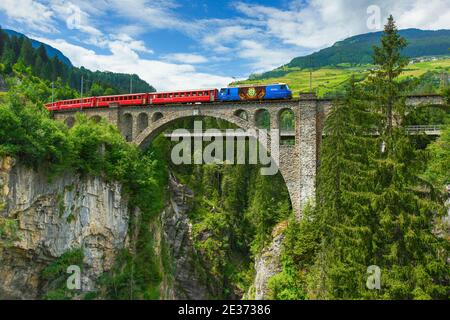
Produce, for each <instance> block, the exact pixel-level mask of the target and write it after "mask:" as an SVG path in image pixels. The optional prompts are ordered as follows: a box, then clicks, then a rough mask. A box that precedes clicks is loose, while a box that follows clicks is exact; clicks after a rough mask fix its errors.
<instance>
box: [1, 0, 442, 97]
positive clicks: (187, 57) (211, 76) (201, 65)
mask: <svg viewBox="0 0 450 320" xmlns="http://www.w3.org/2000/svg"><path fill="white" fill-rule="evenodd" d="M373 5H375V6H376V7H375V11H374V7H373ZM371 6H372V7H371ZM377 10H378V11H377ZM378 13H379V15H378ZM390 13H392V14H393V15H394V17H395V18H396V20H397V22H398V24H399V26H400V28H410V27H415V28H421V29H433V30H435V29H449V28H450V3H449V1H448V0H396V1H391V0H359V1H358V0H334V1H330V0H290V1H288V0H281V1H268V0H258V1H256V0H254V1H250V0H247V1H246V0H242V1H241V0H236V1H234V0H232V1H226V0H191V1H188V0H183V1H182V0H133V1H132V0H97V1H87V0H1V2H0V24H1V25H2V27H3V28H11V29H14V30H16V31H19V32H23V33H25V34H26V35H28V36H30V37H33V38H35V39H38V40H41V41H43V42H46V43H48V44H50V45H52V46H54V47H56V48H58V49H59V50H61V51H62V52H63V53H64V54H65V55H66V56H67V57H69V58H70V59H71V61H72V62H73V63H74V64H75V65H76V66H82V65H83V66H85V67H86V68H89V69H91V70H110V71H114V72H126V73H136V74H138V75H139V76H140V77H141V78H143V79H144V80H146V81H147V82H149V83H150V84H152V85H153V86H155V87H156V88H157V89H158V90H168V89H184V88H200V87H220V86H225V85H227V84H228V83H229V82H231V81H233V79H242V78H246V77H248V75H249V74H251V73H258V72H262V71H267V70H271V69H273V68H275V67H277V66H280V65H282V64H285V63H288V62H289V61H290V60H291V59H292V58H294V57H296V56H301V55H306V54H308V53H311V52H314V51H317V50H319V49H321V48H324V47H327V46H330V45H332V44H333V43H334V42H336V41H339V40H342V39H344V38H347V37H349V36H352V35H356V34H360V33H366V32H371V31H377V30H379V28H380V27H381V24H380V23H376V22H377V21H378V20H379V21H380V22H384V20H385V18H386V16H387V15H389V14H390ZM378 16H379V17H380V19H377V18H378ZM374 19H375V20H374ZM368 22H369V24H368ZM374 22H375V23H374Z"/></svg>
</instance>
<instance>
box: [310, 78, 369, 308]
mask: <svg viewBox="0 0 450 320" xmlns="http://www.w3.org/2000/svg"><path fill="white" fill-rule="evenodd" d="M376 119H377V117H376V115H374V114H372V113H370V112H368V108H367V104H366V102H365V100H364V94H363V92H362V90H361V88H360V87H359V86H358V85H357V84H356V83H355V80H354V79H353V78H352V79H351V81H350V83H349V84H348V86H347V88H346V93H345V96H344V97H343V99H342V100H340V101H337V102H336V103H335V106H334V107H333V108H332V110H331V112H330V114H329V116H328V119H327V122H326V126H325V130H324V132H325V139H324V142H323V146H322V150H321V166H320V170H319V174H318V189H317V204H316V213H315V214H314V219H316V221H314V222H313V223H314V224H316V225H318V226H319V230H320V235H321V236H320V244H319V246H320V250H319V251H320V252H319V254H318V255H317V257H316V261H315V265H314V266H313V268H312V270H311V271H312V272H311V280H310V284H309V287H310V296H311V297H316V298H317V297H319V298H346V299H348V298H358V297H361V295H362V292H363V290H364V284H365V273H366V268H367V266H368V264H367V263H368V261H369V257H370V256H371V255H372V252H373V250H374V248H373V247H372V241H371V237H372V234H373V229H375V228H376V225H377V222H376V221H374V219H373V217H372V215H371V209H370V196H369V191H370V189H371V183H370V180H371V170H372V168H371V164H370V159H371V158H372V157H373V155H374V153H375V152H376V141H375V140H374V138H373V136H372V133H373V131H374V130H373V128H374V125H375V123H376ZM305 245H306V244H305Z"/></svg>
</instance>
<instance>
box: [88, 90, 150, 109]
mask: <svg viewBox="0 0 450 320" xmlns="http://www.w3.org/2000/svg"><path fill="white" fill-rule="evenodd" d="M147 101H148V93H136V94H129V95H116V96H103V97H97V104H96V107H109V106H110V105H112V104H113V105H120V106H136V105H145V104H146V103H147Z"/></svg>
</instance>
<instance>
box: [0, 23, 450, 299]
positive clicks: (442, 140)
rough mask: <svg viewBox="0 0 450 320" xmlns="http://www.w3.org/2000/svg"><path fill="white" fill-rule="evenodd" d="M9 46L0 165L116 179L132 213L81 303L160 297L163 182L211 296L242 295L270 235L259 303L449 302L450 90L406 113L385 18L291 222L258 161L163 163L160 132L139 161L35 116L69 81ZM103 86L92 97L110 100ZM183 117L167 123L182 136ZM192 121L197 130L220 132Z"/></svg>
mask: <svg viewBox="0 0 450 320" xmlns="http://www.w3.org/2000/svg"><path fill="white" fill-rule="evenodd" d="M15 41H16V40H15ZM23 41H25V40H23ZM8 43H9V42H8V41H7V42H6V44H7V46H10V44H8ZM7 46H4V47H3V49H2V50H3V55H2V57H3V58H2V66H1V71H2V74H3V76H4V77H5V78H6V79H7V83H8V88H9V91H8V93H7V94H6V95H3V96H1V97H0V99H1V100H0V157H2V156H11V157H14V158H16V159H19V160H20V161H21V162H23V163H24V164H26V165H28V166H30V167H34V168H37V167H41V168H42V167H44V168H47V172H48V175H49V178H50V179H51V177H52V176H53V177H54V176H56V175H58V174H61V173H62V172H67V171H70V172H73V173H75V174H80V175H82V176H83V175H84V176H88V175H89V176H101V177H103V178H104V179H106V180H110V181H118V182H121V183H122V184H123V186H124V188H125V193H126V194H127V196H128V197H129V199H130V206H131V208H139V209H140V211H141V214H140V215H136V216H132V218H131V220H130V224H129V229H130V230H129V233H130V234H131V235H134V239H135V242H134V250H130V249H123V250H122V251H121V252H120V253H119V254H118V258H117V261H116V264H115V265H114V267H113V268H112V270H111V271H110V272H108V273H105V274H104V275H103V276H102V277H101V280H100V289H99V290H98V291H97V292H92V293H89V294H86V295H85V296H84V297H83V298H84V299H96V298H98V299H160V298H161V292H160V286H161V283H162V281H165V280H164V279H167V278H170V275H171V272H173V265H172V258H171V257H170V254H168V253H167V248H165V249H164V248H163V249H162V251H161V252H162V253H161V254H158V253H157V252H156V250H155V245H154V240H153V236H152V230H153V229H152V228H151V227H150V226H152V225H154V224H158V216H159V215H160V213H161V211H162V210H163V208H164V206H165V205H166V201H167V197H168V194H167V185H168V179H169V175H170V174H173V175H174V176H176V177H177V178H178V179H179V180H180V181H181V182H182V183H184V184H186V185H188V186H189V187H190V188H191V189H192V190H193V191H194V194H195V197H194V198H193V199H192V209H191V210H190V211H189V213H188V214H189V218H190V221H191V222H192V230H193V241H194V246H195V249H196V252H197V256H195V257H192V259H193V260H194V261H196V262H197V263H196V265H197V267H198V269H199V273H201V274H202V275H203V276H202V278H201V281H202V282H203V283H204V284H205V285H206V286H207V287H208V291H209V293H210V297H209V298H211V299H241V298H242V297H246V298H250V299H252V298H254V296H253V295H254V292H253V290H252V288H251V287H252V283H253V281H254V277H255V269H254V263H255V258H256V257H257V256H258V254H259V253H260V252H261V250H262V249H263V248H264V247H266V246H267V245H268V244H270V243H271V241H272V239H273V237H274V235H275V234H274V233H275V232H277V233H279V232H283V233H284V235H285V239H284V242H283V248H282V256H281V261H282V271H281V272H280V273H278V274H276V275H275V276H273V277H272V278H271V279H270V281H269V296H268V297H267V298H269V299H281V300H291V299H292V300H303V299H448V298H449V292H450V268H449V266H448V252H449V249H450V247H449V245H450V233H449V231H450V229H449V225H448V221H446V220H445V217H446V216H447V215H448V212H447V209H448V208H446V206H445V202H446V201H447V200H448V193H447V190H446V185H448V184H450V116H449V108H450V90H449V88H448V87H447V88H443V90H442V92H441V94H443V95H444V96H445V97H446V102H447V105H446V106H444V107H442V108H436V107H432V106H424V107H421V108H418V109H410V108H409V107H408V106H407V105H406V104H405V94H406V93H407V92H408V90H410V86H411V85H414V83H406V82H402V81H398V78H399V76H400V75H401V73H402V72H403V70H404V69H405V67H406V65H407V63H408V61H407V59H406V58H404V57H403V56H402V50H403V49H404V48H405V46H406V42H405V39H404V38H403V37H402V36H401V35H399V33H398V30H397V28H396V26H395V22H394V20H393V18H392V17H390V18H389V21H388V23H387V25H386V26H385V30H384V33H383V35H382V37H381V40H380V43H378V45H377V47H376V48H375V49H374V54H373V64H374V65H376V66H377V68H376V69H374V70H372V71H371V75H370V77H369V78H368V79H369V80H368V81H361V79H357V78H356V77H351V78H350V80H349V81H346V83H345V86H344V90H343V91H342V94H341V95H340V97H339V98H338V99H336V100H335V101H334V105H333V108H332V111H331V113H330V115H329V117H328V119H327V120H326V123H325V129H324V130H325V137H324V139H323V144H322V147H321V150H320V159H321V160H320V167H319V172H318V178H317V194H316V200H315V201H312V202H311V203H309V204H308V206H307V207H306V208H305V210H304V213H303V217H302V219H301V221H296V220H295V218H294V215H293V212H292V208H291V204H290V200H289V195H288V192H287V189H286V186H285V183H284V181H283V178H282V177H281V175H279V174H278V175H277V176H275V177H268V176H262V175H260V174H259V166H258V165H234V166H230V165H219V164H211V165H203V166H201V165H189V166H188V165H183V166H175V165H173V164H172V163H171V162H170V157H169V155H170V150H171V147H172V145H171V142H170V141H168V140H167V139H165V138H164V137H163V136H160V137H158V138H156V139H155V140H154V141H153V143H152V145H151V146H150V147H149V148H148V149H147V150H145V151H141V150H139V149H138V148H137V147H136V146H134V145H131V144H128V143H126V141H125V140H124V138H123V137H122V135H121V134H120V132H119V131H118V129H117V128H115V127H113V126H112V125H110V124H108V123H106V122H104V121H100V122H98V123H97V122H95V121H93V120H90V119H88V118H87V117H85V116H83V115H78V116H77V120H76V122H75V125H74V126H73V127H72V128H70V129H69V128H67V127H66V126H65V125H64V124H63V123H60V122H56V121H54V120H52V118H51V115H50V113H49V112H48V111H47V110H46V109H45V108H44V107H43V103H45V102H47V101H48V99H49V98H50V97H51V95H52V89H51V83H50V82H49V80H50V79H52V78H51V77H52V76H57V77H60V80H59V81H60V83H61V84H62V88H59V89H58V90H60V92H58V97H59V98H62V97H67V96H66V95H70V94H76V92H74V90H73V89H72V86H71V84H70V80H69V79H70V77H69V78H67V75H66V76H63V74H64V73H62V74H60V73H59V71H55V74H53V75H52V72H53V71H51V72H49V74H48V75H49V76H50V78H47V76H46V74H42V73H41V72H44V73H45V72H47V71H45V70H44V69H45V68H40V67H37V66H36V65H37V63H36V61H37V60H39V61H40V60H41V58H39V57H40V55H39V52H41V54H42V50H41V49H38V50H37V51H30V52H32V53H33V54H32V55H33V59H35V60H33V61H35V62H33V61H32V60H31V55H30V57H28V58H30V60H26V59H25V53H24V56H21V55H20V54H19V59H18V61H15V62H14V63H12V61H10V60H4V57H7V56H8V54H6V55H5V52H8V51H10V50H8V49H5V48H6V47H7ZM25 46H28V45H25ZM20 51H22V50H20ZM24 51H27V50H25V49H24ZM36 54H37V55H36ZM28 58H27V59H28ZM5 61H6V62H5ZM8 61H9V62H8ZM27 62H29V63H27ZM52 63H53V64H55V62H52V61H50V64H48V65H52ZM56 64H58V63H56ZM74 70H78V69H74ZM80 70H81V69H79V70H78V71H80ZM78 71H73V72H78ZM69 73H70V72H69ZM103 79H104V80H105V78H103ZM105 81H106V80H105ZM111 81H112V80H111ZM75 82H76V81H75ZM105 83H107V82H105ZM99 85H100V86H102V85H103V84H100V82H99ZM109 85H111V86H110V87H109ZM112 85H113V83H111V84H108V85H106V87H102V88H106V89H105V90H107V89H108V88H112V90H118V89H114V88H113V86H112ZM116 85H117V83H116ZM66 91H67V92H66ZM193 121H194V119H190V120H184V121H181V122H178V123H176V124H174V127H181V126H182V127H184V128H190V126H192V125H193ZM203 121H204V127H206V128H208V127H212V128H219V129H224V128H229V127H230V124H228V123H224V122H222V121H219V120H215V119H211V118H206V119H203ZM411 124H440V125H442V133H441V136H440V137H439V138H433V137H429V136H425V135H415V136H412V135H408V134H407V132H406V130H405V126H406V125H411ZM373 132H377V133H378V135H374V134H372V133H373ZM14 230H15V227H14V221H8V220H7V219H4V218H0V239H2V240H6V239H9V240H10V241H12V240H13V239H14ZM4 243H6V245H7V243H8V242H4ZM82 259H83V257H82V252H80V250H74V251H69V252H67V253H66V254H65V255H63V256H61V257H60V258H59V259H58V260H56V261H54V262H53V263H49V265H48V267H47V268H46V269H44V271H43V272H42V277H43V278H44V279H55V278H56V279H59V280H58V281H54V284H53V285H52V286H51V288H52V289H51V290H50V291H49V292H47V293H45V295H44V297H43V298H46V299H71V298H74V297H75V295H77V294H78V293H76V292H75V293H74V292H70V291H68V290H67V289H65V287H64V285H63V284H64V282H63V281H60V279H61V277H62V276H63V275H64V270H65V269H66V267H67V266H68V265H70V264H72V263H74V262H80V261H82ZM369 266H378V267H379V268H380V270H381V287H380V289H379V290H378V289H377V290H369V289H368V288H367V287H366V280H367V276H368V275H367V268H368V267H369ZM78 298H79V297H78Z"/></svg>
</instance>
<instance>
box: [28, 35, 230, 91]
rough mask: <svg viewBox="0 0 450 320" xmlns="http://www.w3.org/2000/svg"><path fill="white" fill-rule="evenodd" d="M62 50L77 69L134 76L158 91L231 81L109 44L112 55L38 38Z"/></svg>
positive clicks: (188, 65) (64, 42)
mask: <svg viewBox="0 0 450 320" xmlns="http://www.w3.org/2000/svg"><path fill="white" fill-rule="evenodd" d="M36 40H39V41H42V42H45V43H48V44H50V45H51V46H54V47H56V48H58V49H59V50H61V52H63V53H64V54H65V55H66V56H67V57H68V58H69V59H70V60H71V61H72V62H73V64H74V65H76V66H85V67H86V68H88V69H91V70H100V71H112V72H121V73H134V74H137V75H139V76H140V77H141V78H142V79H144V80H145V81H147V82H148V83H149V84H151V85H153V86H155V87H156V88H157V89H158V90H159V91H161V90H175V89H193V88H205V87H216V88H219V87H222V86H226V85H228V83H230V82H232V81H233V79H232V78H231V77H222V76H216V75H212V74H208V73H202V72H198V71H197V70H196V69H195V67H194V66H192V65H190V64H175V63H168V62H161V61H157V60H148V59H142V58H140V57H139V55H138V54H137V53H136V52H135V51H133V50H132V49H131V48H129V47H126V46H123V45H118V44H117V45H112V46H111V47H110V49H111V54H107V55H101V54H97V53H95V52H94V51H93V50H89V49H86V48H83V47H80V46H77V45H74V44H71V43H69V42H67V41H66V40H62V39H58V40H51V39H46V38H37V39H36Z"/></svg>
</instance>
